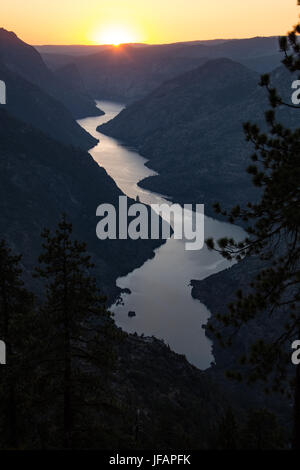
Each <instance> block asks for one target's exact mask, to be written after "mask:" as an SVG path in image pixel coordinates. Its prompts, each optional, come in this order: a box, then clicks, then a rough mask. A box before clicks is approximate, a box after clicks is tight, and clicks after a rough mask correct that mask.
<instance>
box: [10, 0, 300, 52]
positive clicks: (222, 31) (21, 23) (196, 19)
mask: <svg viewBox="0 0 300 470" xmlns="http://www.w3.org/2000/svg"><path fill="white" fill-rule="evenodd" d="M262 3H263V4H262ZM22 6H23V0H22V1H21V0H10V2H6V3H4V5H2V8H1V10H2V11H1V18H2V22H3V25H4V28H5V29H7V30H10V31H15V32H17V34H18V35H19V36H20V37H22V39H23V40H24V41H25V42H27V43H29V44H35V45H66V46H67V45H106V44H120V43H144V44H153V45H155V44H172V43H176V42H192V41H197V40H200V41H207V40H213V39H214V38H221V39H224V40H228V39H241V38H243V39H248V38H252V37H269V36H275V35H282V34H285V33H286V32H287V31H288V30H289V29H290V28H291V25H293V24H294V22H295V18H297V16H298V10H297V2H296V0H285V2H283V1H282V0H264V2H261V1H260V0H253V1H252V2H251V4H248V3H247V4H245V2H241V1H240V0H228V1H227V2H224V1H221V0H212V1H211V2H209V3H207V2H206V1H205V0H197V1H195V0H165V1H164V2H161V1H160V0H152V2H151V4H150V2H148V1H146V0H128V1H127V2H126V3H124V2H123V1H122V0H111V1H110V2H99V1H98V0H86V1H83V0H78V1H77V2H72V1H70V0H64V1H61V0H53V1H52V2H51V3H48V4H47V7H46V8H45V4H44V2H40V1H38V0H28V1H27V3H26V11H25V12H24V10H23V9H22ZM195 38H200V39H195Z"/></svg>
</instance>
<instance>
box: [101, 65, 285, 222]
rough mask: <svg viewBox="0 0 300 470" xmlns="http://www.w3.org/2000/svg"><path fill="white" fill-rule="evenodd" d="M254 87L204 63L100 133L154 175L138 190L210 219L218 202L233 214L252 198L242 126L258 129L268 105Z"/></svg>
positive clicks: (252, 76) (246, 76)
mask: <svg viewBox="0 0 300 470" xmlns="http://www.w3.org/2000/svg"><path fill="white" fill-rule="evenodd" d="M280 70H281V69H279V71H276V73H274V75H273V76H274V78H275V79H276V82H278V81H279V82H282V81H283V80H284V77H283V75H282V74H283V72H282V71H280ZM278 74H279V75H278ZM277 75H278V76H277ZM287 78H288V77H286V79H287ZM258 81H259V76H258V75H257V74H256V73H255V72H252V71H250V70H249V69H247V68H246V67H244V66H243V65H241V64H238V63H236V62H233V61H231V60H229V59H217V60H215V61H210V62H207V63H206V64H205V65H203V66H201V67H199V68H198V69H196V70H194V71H192V72H189V73H187V74H185V75H182V76H180V77H178V78H175V79H174V80H171V81H169V82H166V83H165V84H164V85H162V86H161V87H159V88H158V89H157V90H155V91H154V92H153V93H152V94H150V95H148V96H147V97H146V98H145V99H143V100H141V101H139V102H137V103H134V104H133V105H131V106H129V107H128V108H126V109H124V110H123V111H122V112H121V113H120V115H119V116H117V117H116V118H115V119H114V120H112V121H110V122H108V123H107V124H104V125H103V126H101V127H100V129H101V132H103V133H105V134H107V135H110V136H113V137H115V138H117V139H120V140H122V141H124V142H125V143H128V144H130V145H131V146H134V147H135V148H137V149H138V150H139V152H140V153H141V154H142V155H143V156H145V157H146V158H148V159H149V160H150V161H149V163H148V165H149V166H151V168H153V169H155V170H156V171H157V172H158V173H159V175H158V176H154V177H150V178H148V179H146V180H143V181H142V182H141V186H142V187H147V188H150V189H151V190H154V191H157V192H160V193H162V194H168V195H170V196H173V197H174V198H175V199H176V200H177V201H179V202H182V203H190V202H194V203H205V204H206V211H207V213H209V214H212V208H211V206H212V204H213V203H214V202H216V201H219V202H220V203H221V204H222V205H223V206H225V207H232V206H234V205H236V203H237V202H239V203H240V204H243V203H246V202H247V201H248V200H249V198H250V199H251V198H255V194H256V191H255V190H254V189H253V186H252V183H251V180H250V178H249V176H248V175H247V174H246V168H247V167H248V165H249V164H250V159H249V155H251V153H252V147H251V145H250V144H246V142H245V137H244V133H243V128H242V124H243V123H244V122H246V121H249V120H252V121H254V122H258V123H259V124H260V125H261V126H263V125H264V113H263V111H264V109H267V107H268V100H267V96H266V93H265V92H264V91H263V90H262V89H261V88H260V87H259V86H258ZM288 83H289V82H287V84H288ZM290 86H291V82H290V83H289V86H287V87H286V88H287V92H289V90H290ZM289 124H291V123H289Z"/></svg>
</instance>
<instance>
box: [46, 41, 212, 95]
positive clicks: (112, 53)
mask: <svg viewBox="0 0 300 470" xmlns="http://www.w3.org/2000/svg"><path fill="white" fill-rule="evenodd" d="M177 47H181V46H176V48H177ZM202 47H203V48H205V46H202ZM173 49H174V47H173V46H168V45H167V46H148V47H134V46H131V45H128V46H120V47H117V48H116V47H114V48H109V49H105V50H103V51H101V52H99V53H97V54H93V55H91V56H83V57H73V59H72V62H73V63H74V64H76V66H77V68H78V70H79V72H80V74H81V76H82V78H83V82H84V85H85V87H86V89H87V90H88V91H89V93H90V94H91V95H92V96H95V97H96V98H106V99H109V98H110V99H118V100H121V101H133V100H136V99H138V98H141V97H142V96H144V95H145V94H146V93H148V92H150V91H152V90H153V89H155V88H156V87H157V86H159V85H160V84H161V83H162V82H163V81H165V80H168V79H170V78H172V77H174V76H175V75H177V74H180V73H183V72H185V71H186V70H191V69H193V68H195V67H197V66H198V65H200V64H201V63H203V61H204V60H205V59H204V58H193V57H192V58H186V57H184V56H183V57H176V54H172V53H171V50H173ZM47 60H49V57H48V59H47ZM58 66H62V61H59V62H58V63H57V66H55V63H54V64H53V62H52V68H53V69H56V68H57V67H58Z"/></svg>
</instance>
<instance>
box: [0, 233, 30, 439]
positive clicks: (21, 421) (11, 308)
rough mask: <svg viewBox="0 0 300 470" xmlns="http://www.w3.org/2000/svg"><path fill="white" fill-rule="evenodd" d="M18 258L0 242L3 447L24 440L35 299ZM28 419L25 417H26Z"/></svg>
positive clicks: (0, 410)
mask: <svg viewBox="0 0 300 470" xmlns="http://www.w3.org/2000/svg"><path fill="white" fill-rule="evenodd" d="M20 261H21V256H15V255H14V254H13V253H12V251H11V249H10V248H9V247H8V246H7V244H6V242H5V241H4V240H2V241H1V242H0V338H1V340H2V341H4V342H5V345H6V365H2V366H1V389H0V390H1V391H0V416H1V424H0V429H1V432H0V441H1V446H2V447H3V448H17V447H18V446H20V445H22V443H23V439H24V438H25V428H26V418H25V416H24V414H26V411H28V410H26V409H24V406H23V404H24V402H26V403H27V404H28V401H27V399H26V394H27V387H26V385H27V383H28V374H29V372H30V366H29V358H30V354H31V345H32V341H31V339H32V331H33V328H34V323H35V315H34V297H33V295H32V294H31V293H30V292H29V291H27V290H26V289H25V287H24V283H23V281H22V278H21V274H22V269H21V267H20ZM27 418H28V415H27Z"/></svg>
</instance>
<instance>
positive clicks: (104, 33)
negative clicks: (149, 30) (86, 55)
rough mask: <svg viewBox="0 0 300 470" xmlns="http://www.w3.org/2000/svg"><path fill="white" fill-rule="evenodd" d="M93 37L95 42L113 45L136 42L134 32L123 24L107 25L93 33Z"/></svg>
mask: <svg viewBox="0 0 300 470" xmlns="http://www.w3.org/2000/svg"><path fill="white" fill-rule="evenodd" d="M93 39H94V41H95V42H96V43H97V44H113V45H114V46H119V45H120V44H126V43H131V42H137V37H136V35H135V34H134V32H133V31H130V30H129V29H127V28H125V27H123V26H109V27H107V28H103V29H101V30H99V31H97V32H96V33H95V34H94V38H93Z"/></svg>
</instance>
